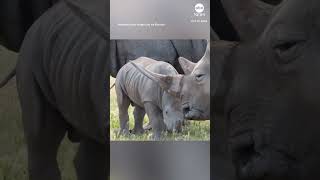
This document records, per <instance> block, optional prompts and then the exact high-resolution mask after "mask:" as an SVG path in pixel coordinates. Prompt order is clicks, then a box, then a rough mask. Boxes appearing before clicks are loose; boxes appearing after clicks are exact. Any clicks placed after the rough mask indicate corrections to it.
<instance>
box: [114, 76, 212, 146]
mask: <svg viewBox="0 0 320 180" xmlns="http://www.w3.org/2000/svg"><path fill="white" fill-rule="evenodd" d="M114 81H115V78H112V77H110V85H112V84H113V83H114ZM116 100H117V99H116V93H115V88H114V87H113V88H112V89H111V91H110V109H111V110H110V138H111V140H114V141H127V140H130V141H148V140H150V139H151V138H150V136H151V132H146V133H144V134H142V135H134V134H130V135H127V136H124V135H120V136H119V129H120V127H119V116H118V106H117V101H116ZM132 111H133V108H132V107H131V106H130V108H129V127H130V129H133V127H134V119H133V112H132ZM148 122H149V120H148V117H147V116H145V117H144V124H147V123H148ZM163 139H164V140H169V141H173V140H176V141H179V140H181V141H207V140H209V139H210V122H209V121H189V123H188V124H187V125H185V126H184V127H183V129H182V132H181V133H172V134H167V133H166V134H164V135H163Z"/></svg>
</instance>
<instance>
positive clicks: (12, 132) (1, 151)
mask: <svg viewBox="0 0 320 180" xmlns="http://www.w3.org/2000/svg"><path fill="white" fill-rule="evenodd" d="M16 59H17V54H15V53H12V52H10V51H7V50H6V49H4V48H3V47H1V46H0V80H2V79H3V78H4V77H5V76H6V75H7V74H8V73H9V71H10V70H11V69H12V68H13V67H14V66H15V64H16ZM76 147H77V145H76V144H71V143H70V142H69V141H68V140H67V139H65V140H64V141H63V142H62V145H61V147H60V150H59V155H58V162H59V167H60V170H61V175H62V179H63V180H74V179H76V178H75V171H74V168H73V157H74V154H75V151H76ZM27 176H28V173H27V151H26V145H25V141H24V135H23V127H22V121H21V110H20V106H19V101H18V95H17V90H16V84H15V79H13V80H11V81H10V82H9V83H8V84H7V85H6V86H5V87H4V88H2V89H0V180H25V179H28V178H27Z"/></svg>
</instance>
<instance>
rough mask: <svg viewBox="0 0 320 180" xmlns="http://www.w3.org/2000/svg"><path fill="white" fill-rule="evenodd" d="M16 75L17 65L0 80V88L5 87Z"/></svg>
mask: <svg viewBox="0 0 320 180" xmlns="http://www.w3.org/2000/svg"><path fill="white" fill-rule="evenodd" d="M15 75H16V67H15V68H14V69H13V70H12V71H11V72H10V73H9V74H8V75H7V76H6V77H5V78H4V80H2V81H1V82H0V88H3V87H4V86H5V85H6V84H7V83H8V82H9V81H10V80H11V79H12V78H13V77H14V76H15Z"/></svg>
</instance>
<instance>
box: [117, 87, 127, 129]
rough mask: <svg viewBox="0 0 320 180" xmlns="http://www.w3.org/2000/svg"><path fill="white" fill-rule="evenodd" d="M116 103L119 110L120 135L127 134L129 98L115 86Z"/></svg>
mask: <svg viewBox="0 0 320 180" xmlns="http://www.w3.org/2000/svg"><path fill="white" fill-rule="evenodd" d="M116 93H117V102H118V108H119V120H120V134H129V123H128V122H129V115H128V108H129V106H130V99H129V97H128V96H127V95H126V94H125V93H124V92H123V91H122V90H121V89H120V88H119V86H116Z"/></svg>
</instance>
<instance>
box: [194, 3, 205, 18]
mask: <svg viewBox="0 0 320 180" xmlns="http://www.w3.org/2000/svg"><path fill="white" fill-rule="evenodd" d="M194 10H195V11H196V12H194V13H193V14H194V15H195V16H206V13H204V5H203V4H202V3H198V4H196V5H195V6H194Z"/></svg>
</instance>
